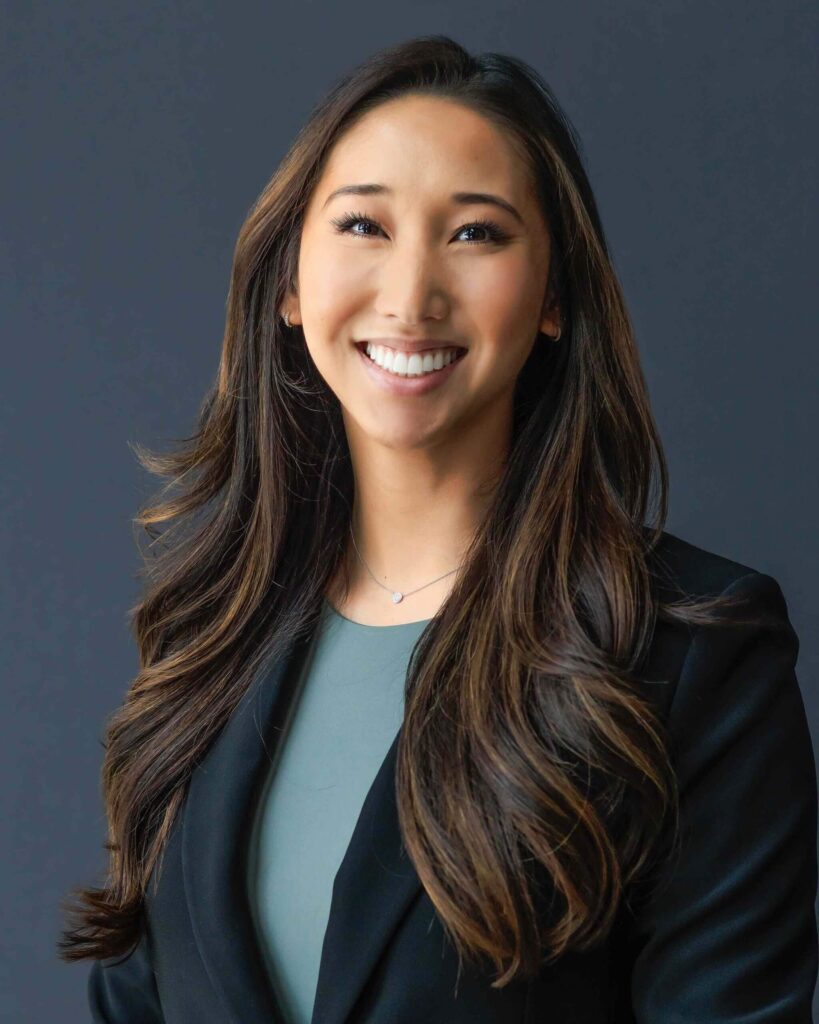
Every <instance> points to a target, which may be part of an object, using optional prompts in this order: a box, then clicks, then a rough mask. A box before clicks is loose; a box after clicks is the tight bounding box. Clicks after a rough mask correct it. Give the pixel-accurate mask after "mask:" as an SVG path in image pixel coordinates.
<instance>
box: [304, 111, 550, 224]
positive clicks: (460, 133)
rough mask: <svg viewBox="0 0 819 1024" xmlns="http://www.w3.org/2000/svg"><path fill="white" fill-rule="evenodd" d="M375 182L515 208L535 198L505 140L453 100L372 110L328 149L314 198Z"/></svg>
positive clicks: (414, 194)
mask: <svg viewBox="0 0 819 1024" xmlns="http://www.w3.org/2000/svg"><path fill="white" fill-rule="evenodd" d="M360 181H368V182H370V181H377V182H381V183H383V184H385V185H387V186H389V187H390V188H391V189H393V191H394V193H395V196H396V198H397V199H398V200H399V201H400V197H401V196H402V195H404V196H406V198H412V199H417V198H419V194H423V193H428V194H429V196H430V197H431V198H435V197H437V196H438V195H439V194H441V193H446V195H449V194H450V193H452V192H456V191H476V192H478V191H482V192H498V193H500V194H501V195H504V196H506V197H507V198H508V199H509V200H510V201H511V202H512V203H514V204H515V205H518V204H520V205H526V202H527V200H530V201H531V199H532V198H533V195H532V192H531V184H530V175H529V170H528V167H527V166H526V164H525V162H524V161H523V159H522V158H521V157H520V155H519V154H518V152H517V151H516V150H515V148H514V146H513V145H512V143H511V142H510V140H509V138H508V137H507V135H506V134H505V133H504V132H503V131H502V130H501V129H500V128H499V127H497V126H496V125H495V124H493V123H492V122H491V121H489V120H488V119H487V118H485V117H483V116H482V115H481V114H479V113H477V112H476V111H474V110H472V109H470V108H469V107H465V106H464V105H463V104H460V103H457V102H455V101H453V100H450V99H444V98H442V97H433V96H406V97H401V98H399V99H395V100H389V101H387V102H385V103H382V104H381V105H380V106H378V107H376V108H374V109H373V110H370V111H368V112H367V113H366V114H365V115H363V116H362V118H361V119H360V120H359V121H358V122H357V123H356V124H354V125H353V126H352V127H351V128H350V129H348V130H347V131H346V132H345V133H344V134H343V135H342V136H341V138H340V139H339V140H338V141H337V142H336V144H335V146H334V147H333V149H332V150H331V152H330V154H329V157H328V160H327V163H326V166H325V168H324V172H323V174H322V175H321V178H320V179H319V182H318V184H317V186H316V189H315V193H314V199H315V200H316V201H317V202H318V203H319V204H320V203H323V202H324V200H325V198H326V197H327V196H328V195H329V194H330V192H332V191H333V190H334V189H336V188H338V187H340V186H342V185H347V184H352V183H355V182H360Z"/></svg>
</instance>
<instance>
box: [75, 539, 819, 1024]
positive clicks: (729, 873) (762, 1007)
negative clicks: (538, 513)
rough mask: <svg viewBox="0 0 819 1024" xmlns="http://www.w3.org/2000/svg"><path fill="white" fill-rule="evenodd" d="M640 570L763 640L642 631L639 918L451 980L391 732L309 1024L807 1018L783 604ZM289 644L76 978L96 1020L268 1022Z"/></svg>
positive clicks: (812, 781)
mask: <svg viewBox="0 0 819 1024" xmlns="http://www.w3.org/2000/svg"><path fill="white" fill-rule="evenodd" d="M652 558H653V559H654V564H653V566H652V569H653V571H655V573H665V574H666V575H665V578H666V582H664V583H663V584H662V587H663V589H664V590H665V591H666V594H665V596H670V597H674V596H679V594H678V592H676V588H677V587H683V588H684V589H685V590H686V591H687V592H689V593H696V594H699V595H705V594H717V593H721V592H723V591H730V592H732V593H740V592H741V593H742V594H745V595H747V596H748V597H750V598H751V601H750V603H749V605H748V608H749V609H750V610H752V611H754V612H759V611H764V612H766V613H770V614H772V615H773V616H775V619H776V622H777V624H778V627H779V628H768V627H744V626H743V627H738V628H731V629H726V628H725V627H719V628H718V629H716V630H714V631H711V630H708V631H702V630H700V631H697V630H695V629H692V630H688V629H687V628H686V627H684V626H676V625H672V624H665V623H659V624H658V626H657V629H656V630H655V634H654V638H653V640H652V645H651V651H650V656H649V658H648V663H647V666H646V669H645V671H644V673H643V675H644V676H645V679H646V684H645V689H646V692H647V693H648V694H649V695H650V696H651V697H652V699H654V700H655V701H656V702H657V705H658V706H659V708H660V711H661V713H662V716H663V718H664V720H665V721H667V722H668V723H669V726H670V731H671V736H672V740H673V751H672V756H673V759H674V764H675V769H676V776H677V780H678V784H679V788H680V795H681V823H682V829H683V846H682V852H681V855H680V856H679V857H677V858H676V859H675V860H673V861H672V862H670V863H669V864H668V867H667V868H664V869H663V870H664V873H663V876H662V878H661V884H659V885H658V886H657V887H656V888H655V889H654V890H652V893H653V895H652V898H651V899H650V900H648V901H646V900H643V901H642V903H641V904H640V909H639V910H637V911H633V910H630V911H628V912H626V910H625V902H623V905H622V907H621V910H620V913H619V916H618V919H617V921H616V924H615V927H614V928H613V930H612V931H611V933H610V934H609V936H608V937H607V939H606V940H605V942H603V943H601V944H600V945H598V947H597V948H595V949H594V950H592V951H590V952H585V953H582V954H580V953H572V954H569V955H564V956H563V957H561V958H560V959H559V960H558V961H557V962H556V963H554V964H552V965H551V966H548V967H544V968H543V969H542V970H541V972H540V973H539V975H538V977H537V978H536V979H535V980H533V981H531V982H529V983H525V982H518V983H513V984H511V985H509V986H507V987H505V988H503V989H493V988H491V987H490V981H491V977H490V976H489V975H488V974H486V975H485V974H482V973H480V972H478V971H476V970H468V969H466V968H465V969H464V971H463V972H462V973H461V976H460V979H456V974H457V958H456V957H455V955H454V951H453V948H452V947H451V945H450V944H449V943H448V941H447V939H446V937H445V935H444V932H443V930H442V928H441V926H440V923H439V921H438V918H437V916H436V913H435V910H434V907H433V905H432V903H431V902H430V900H429V899H428V897H427V895H426V892H425V890H424V889H423V888H422V886H421V884H420V882H419V879H418V876H417V875H416V873H415V871H414V869H413V867H412V864H411V862H410V861H409V858H408V857H407V856H406V851H403V850H402V846H401V838H400V833H399V828H398V817H397V812H396V806H395V798H394V790H393V784H394V769H395V753H396V745H397V740H398V736H396V738H395V740H394V741H393V744H392V746H391V747H390V749H389V751H388V753H387V755H386V757H385V758H384V761H383V763H382V765H381V768H380V770H379V771H378V774H377V775H376V777H375V780H374V782H373V783H372V786H371V788H370V790H369V793H368V794H367V797H366V800H365V801H364V804H363V807H362V809H361V812H360V816H359V818H358V821H357V824H356V827H355V830H354V832H353V834H352V838H351V840H350V844H349V846H348V848H347V851H346V854H345V856H344V858H343V860H342V862H341V865H340V867H339V869H338V873H337V874H336V877H335V881H334V884H333V890H332V903H331V908H330V915H329V921H328V925H327V930H326V933H325V938H324V944H323V947H322V954H321V967H320V973H319V978H318V986H317V991H316V998H315V1007H314V1011H313V1016H312V1024H365V1022H366V1024H546V1022H548V1024H604V1022H613V1024H629V1022H632V1024H634V1022H638V1024H722V1022H726V1024H727V1022H729V1021H730V1022H731V1024H740V1022H747V1024H751V1022H753V1024H810V1020H811V998H812V994H813V989H814V984H815V981H816V975H817V929H816V918H815V915H814V900H815V895H816V884H817V848H816V829H817V794H816V775H815V763H814V754H813V748H812V745H811V738H810V734H809V731H808V725H807V721H806V716H805V711H804V705H803V702H802V697H801V693H800V689H799V686H798V683H797V679H796V676H795V674H794V665H795V661H796V656H797V650H798V646H799V641H798V639H797V637H796V634H795V633H794V631H793V628H792V626H791V624H790V621H789V619H788V611H787V607H786V603H785V599H784V597H783V594H782V591H781V589H780V587H779V584H778V583H777V582H776V580H775V579H774V578H773V577H771V576H769V575H766V574H764V573H759V572H756V571H754V570H753V569H750V568H749V567H748V566H744V565H741V564H739V563H737V562H734V561H731V560H729V559H726V558H723V557H721V556H719V555H716V554H714V553H712V552H708V551H704V550H702V549H700V548H697V547H695V546H693V545H691V544H688V543H686V542H685V541H682V540H680V539H678V538H676V537H674V536H672V535H671V534H668V533H665V534H664V535H663V540H662V543H661V545H660V546H659V547H658V549H657V551H656V552H655V553H654V554H653V555H652ZM669 588H670V589H669ZM301 650H303V648H302V647H301V646H298V647H291V650H290V652H289V654H288V655H287V656H283V657H282V658H280V659H279V661H278V662H277V663H276V664H275V666H274V667H273V669H272V670H271V671H270V672H269V673H268V674H267V675H266V676H264V677H263V678H262V679H261V685H259V686H256V687H253V688H251V690H250V691H249V692H248V694H247V695H246V697H245V699H244V700H243V701H242V702H241V703H240V704H239V706H238V707H237V709H236V711H235V712H234V713H233V715H232V717H231V718H230V719H229V721H228V723H227V725H226V726H225V728H224V729H223V730H222V731H221V733H220V734H219V735H218V737H217V739H216V740H215V742H214V743H213V745H212V746H211V748H210V749H209V751H208V753H207V756H206V757H205V758H204V760H203V761H202V762H201V763H200V764H199V766H198V767H197V768H196V770H195V772H194V774H193V776H192V779H191V783H190V787H189V790H188V794H187V797H186V800H185V803H184V804H183V807H182V809H181V811H180V813H179V814H178V815H177V818H176V822H175V824H174V827H173V829H172V832H171V834H170V836H169V840H168V845H167V847H166V852H165V858H164V863H163V864H162V867H161V871H160V878H159V886H158V889H157V891H156V893H149V895H148V898H147V900H146V906H147V927H146V930H145V933H144V935H143V938H142V940H141V942H140V944H139V945H138V946H137V948H136V950H135V951H134V952H133V953H132V954H131V955H130V956H128V957H127V958H125V959H123V958H119V959H111V960H106V961H94V963H93V965H92V968H91V973H90V975H89V985H88V994H89V1002H90V1007H91V1013H92V1016H93V1019H94V1021H97V1022H108V1024H126V1022H128V1024H155V1022H160V1021H164V1022H167V1024H217V1022H218V1024H223V1022H224V1024H228V1022H230V1024H271V1022H279V1021H284V1020H285V1019H286V1018H285V1017H284V1014H283V1013H282V1010H281V1009H280V1006H279V1004H278V1003H277V1000H276V995H275V992H274V991H273V989H272V988H271V986H270V983H269V982H268V977H267V974H266V971H265V968H264V964H263V960H262V956H261V952H260V949H259V946H258V945H257V940H256V936H255V932H254V928H253V923H252V918H251V912H250V908H249V906H248V902H247V896H246V883H245V861H246V856H247V839H248V835H249V827H250V824H251V822H252V813H253V810H254V808H255V801H256V799H257V796H258V794H259V786H260V785H261V782H262V780H263V778H264V775H265V772H266V769H267V766H268V764H269V762H268V754H267V752H266V751H265V746H264V745H263V743H262V741H261V737H260V734H261V733H263V734H264V737H265V740H266V743H267V747H268V748H269V750H270V752H271V754H272V752H273V748H274V745H275V739H276V736H277V735H279V733H278V732H277V730H276V725H277V724H281V723H282V721H283V716H284V714H285V711H286V708H287V702H288V700H289V699H290V698H291V696H292V693H293V690H292V687H291V686H290V685H289V681H290V680H291V679H292V678H293V676H294V672H293V671H292V670H293V669H294V668H295V667H296V666H297V663H298V657H299V656H300V655H299V651H301ZM399 734H400V731H399ZM456 980H457V981H458V984H457V992H456Z"/></svg>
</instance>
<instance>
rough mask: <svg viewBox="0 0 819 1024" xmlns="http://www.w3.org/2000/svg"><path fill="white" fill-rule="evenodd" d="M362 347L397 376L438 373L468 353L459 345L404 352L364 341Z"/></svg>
mask: <svg viewBox="0 0 819 1024" xmlns="http://www.w3.org/2000/svg"><path fill="white" fill-rule="evenodd" d="M361 347H362V348H363V349H364V351H365V352H366V354H367V357H368V358H369V359H371V360H372V361H373V362H374V363H376V364H377V365H378V366H380V367H381V369H382V370H386V371H387V372H388V373H391V374H393V375H394V376H396V377H423V376H426V375H427V374H429V373H437V372H438V371H439V370H442V369H443V368H444V367H445V366H449V364H450V363H452V362H454V361H455V360H456V359H460V358H461V357H462V356H465V355H466V349H463V348H458V347H457V346H447V347H446V348H437V349H435V348H433V349H427V350H426V351H424V352H402V351H401V350H400V349H393V348H388V347H387V346H386V345H372V344H371V343H370V342H363V343H362V345H361Z"/></svg>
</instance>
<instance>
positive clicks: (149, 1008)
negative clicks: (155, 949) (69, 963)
mask: <svg viewBox="0 0 819 1024" xmlns="http://www.w3.org/2000/svg"><path fill="white" fill-rule="evenodd" d="M88 1004H89V1006H90V1009H91V1019H92V1021H94V1024H165V1018H164V1017H163V1015H162V1007H161V1004H160V1002H159V993H158V991H157V987H156V978H155V975H154V971H153V967H152V966H151V960H150V956H149V950H148V937H147V932H146V931H143V933H142V938H141V939H140V940H139V943H138V945H137V946H136V947H135V948H134V950H133V952H132V953H130V954H129V955H127V956H126V957H111V958H110V959H107V960H95V961H94V962H93V964H92V965H91V972H90V974H89V975H88Z"/></svg>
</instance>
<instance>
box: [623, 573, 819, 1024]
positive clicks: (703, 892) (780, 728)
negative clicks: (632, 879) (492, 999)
mask: <svg viewBox="0 0 819 1024" xmlns="http://www.w3.org/2000/svg"><path fill="white" fill-rule="evenodd" d="M725 593H741V594H742V595H743V596H745V597H747V598H748V600H747V603H744V605H743V608H742V609H737V610H736V611H732V612H731V613H730V614H731V615H732V616H740V617H741V616H742V613H743V612H745V613H753V614H755V615H756V614H757V613H763V614H764V615H766V616H767V617H768V618H769V620H770V624H769V625H764V626H758V625H756V626H749V625H737V624H736V623H732V624H731V625H730V626H725V625H719V626H714V627H707V628H699V629H697V631H696V632H695V633H694V637H693V639H692V641H691V644H690V647H689V650H688V653H687V654H686V657H685V661H684V665H683V669H682V673H681V676H680V678H679V681H678V684H677V689H676V691H675V695H674V699H673V701H672V705H671V709H670V712H669V718H668V726H669V731H670V735H671V742H672V747H673V752H672V759H673V760H674V762H675V769H676V777H677V783H678V792H679V795H680V818H679V822H680V830H681V832H680V844H679V850H678V853H677V854H676V855H673V856H671V857H669V859H668V861H667V862H665V863H663V864H662V866H661V869H660V872H659V877H658V881H657V882H655V883H653V884H652V888H651V894H650V898H649V899H648V900H647V901H646V902H645V903H644V904H643V905H642V907H641V909H640V910H639V912H638V913H637V917H636V930H635V935H636V947H635V948H636V950H637V952H636V955H635V957H634V959H633V961H632V974H631V999H632V1007H633V1012H634V1016H635V1020H636V1021H637V1024H728V1022H729V1021H730V1024H811V1021H812V1019H813V1018H812V1016H811V1002H812V997H813V991H814V986H815V983H816V976H817V969H819V954H818V952H817V945H818V942H817V928H816V916H815V909H814V902H815V898H816V889H817V847H816V828H817V786H816V770H815V761H814V752H813V747H812V743H811V737H810V732H809V729H808V723H807V719H806V715H805V709H804V705H803V701H802V696H801V692H800V689H799V685H798V682H797V678H796V675H795V663H796V657H797V653H798V649H799V640H798V638H797V635H796V633H795V632H794V630H793V628H792V626H791V623H790V621H789V619H788V612H787V607H786V603H785V598H784V596H783V594H782V591H781V589H780V587H779V584H778V583H777V582H776V580H775V579H774V578H773V577H771V576H768V575H766V574H764V573H759V572H751V573H750V574H748V575H746V576H743V577H741V578H740V579H738V580H735V581H734V582H733V583H732V584H731V585H730V586H729V587H728V588H727V590H726V591H725Z"/></svg>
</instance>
